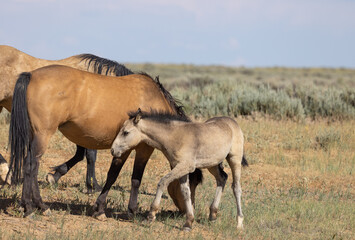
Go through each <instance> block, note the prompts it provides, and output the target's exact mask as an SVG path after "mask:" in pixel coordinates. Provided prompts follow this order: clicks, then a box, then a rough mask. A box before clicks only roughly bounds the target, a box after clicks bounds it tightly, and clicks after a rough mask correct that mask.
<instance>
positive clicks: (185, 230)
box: [182, 227, 191, 232]
mask: <svg viewBox="0 0 355 240" xmlns="http://www.w3.org/2000/svg"><path fill="white" fill-rule="evenodd" d="M182 230H183V231H184V232H191V228H190V227H183V228H182Z"/></svg>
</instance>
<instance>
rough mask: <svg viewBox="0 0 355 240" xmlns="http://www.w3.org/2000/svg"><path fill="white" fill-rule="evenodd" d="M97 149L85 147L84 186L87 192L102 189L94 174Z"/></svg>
mask: <svg viewBox="0 0 355 240" xmlns="http://www.w3.org/2000/svg"><path fill="white" fill-rule="evenodd" d="M96 156H97V150H93V149H86V160H87V170H86V187H87V189H88V193H92V192H98V191H101V190H102V187H101V186H100V185H99V184H98V183H97V180H96V175H95V162H96Z"/></svg>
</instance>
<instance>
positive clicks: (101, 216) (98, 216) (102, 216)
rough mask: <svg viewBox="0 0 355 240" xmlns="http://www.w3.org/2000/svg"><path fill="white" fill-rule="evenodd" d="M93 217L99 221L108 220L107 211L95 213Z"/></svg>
mask: <svg viewBox="0 0 355 240" xmlns="http://www.w3.org/2000/svg"><path fill="white" fill-rule="evenodd" d="M93 217H94V218H96V219H97V220H99V221H106V220H107V217H106V215H105V213H94V214H93Z"/></svg>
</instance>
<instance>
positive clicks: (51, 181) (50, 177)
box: [46, 173, 56, 185]
mask: <svg viewBox="0 0 355 240" xmlns="http://www.w3.org/2000/svg"><path fill="white" fill-rule="evenodd" d="M46 181H47V183H49V184H52V185H53V184H55V183H56V181H55V179H54V175H53V174H52V173H48V174H47V176H46Z"/></svg>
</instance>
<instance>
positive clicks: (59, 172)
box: [46, 145, 86, 184]
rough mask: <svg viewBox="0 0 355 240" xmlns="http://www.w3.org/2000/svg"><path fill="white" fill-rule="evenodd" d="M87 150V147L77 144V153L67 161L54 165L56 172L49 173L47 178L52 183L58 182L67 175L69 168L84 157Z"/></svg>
mask: <svg viewBox="0 0 355 240" xmlns="http://www.w3.org/2000/svg"><path fill="white" fill-rule="evenodd" d="M85 150H86V149H85V148H83V147H81V146H79V145H76V152H75V155H74V156H73V157H72V158H71V159H70V160H68V161H67V162H65V163H63V164H61V165H59V166H56V167H54V168H53V169H54V170H55V173H53V174H52V173H48V174H47V178H46V179H47V181H48V182H49V183H51V184H54V183H57V182H58V180H59V178H61V177H62V176H63V175H65V174H66V173H67V172H68V171H69V169H71V168H72V167H73V166H74V165H75V164H77V163H78V162H80V161H81V160H83V159H84V155H85Z"/></svg>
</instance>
